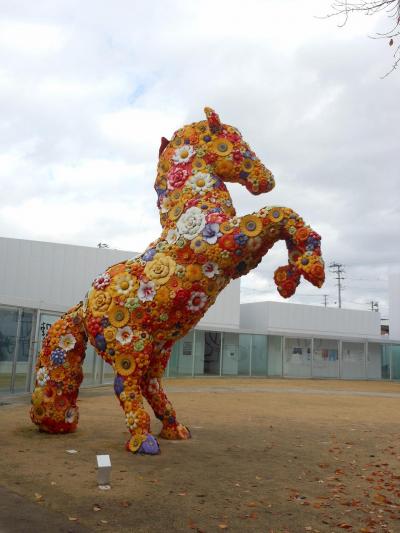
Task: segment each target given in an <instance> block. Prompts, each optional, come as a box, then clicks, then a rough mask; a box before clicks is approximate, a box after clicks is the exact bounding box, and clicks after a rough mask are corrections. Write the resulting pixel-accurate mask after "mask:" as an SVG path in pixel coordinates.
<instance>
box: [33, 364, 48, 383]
mask: <svg viewBox="0 0 400 533" xmlns="http://www.w3.org/2000/svg"><path fill="white" fill-rule="evenodd" d="M49 379H50V376H49V373H48V371H47V368H46V367H45V366H42V368H39V370H38V371H37V374H36V380H37V382H38V384H39V385H40V386H41V387H44V386H45V385H46V383H47V382H48V381H49Z"/></svg>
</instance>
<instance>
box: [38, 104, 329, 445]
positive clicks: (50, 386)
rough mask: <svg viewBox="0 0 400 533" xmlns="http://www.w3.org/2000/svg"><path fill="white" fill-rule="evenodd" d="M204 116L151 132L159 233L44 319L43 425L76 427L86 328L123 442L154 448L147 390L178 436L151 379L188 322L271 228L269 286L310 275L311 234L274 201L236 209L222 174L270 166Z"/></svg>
mask: <svg viewBox="0 0 400 533" xmlns="http://www.w3.org/2000/svg"><path fill="white" fill-rule="evenodd" d="M205 112H206V118H207V120H203V121H201V122H197V123H194V124H191V125H188V126H185V127H183V128H181V129H180V130H178V131H177V132H176V133H175V134H174V136H173V138H172V140H171V141H167V140H166V139H164V138H163V139H162V143H161V147H160V160H159V165H158V173H157V179H156V182H155V189H156V191H157V195H158V207H159V210H160V220H161V225H162V227H163V231H162V234H161V236H160V238H159V239H158V240H157V241H155V242H153V243H151V244H150V245H149V247H148V248H147V250H146V251H145V252H144V253H143V254H141V255H139V256H138V257H135V258H134V259H130V260H128V261H124V262H122V263H119V264H117V265H114V266H111V267H110V268H108V269H107V270H106V272H105V273H103V274H102V275H100V276H98V277H97V278H96V279H95V280H94V282H93V284H92V287H91V289H90V291H89V293H88V295H87V298H86V301H85V303H84V304H82V303H81V304H79V305H78V306H76V307H75V308H73V309H71V310H70V311H68V312H67V313H66V314H65V315H64V316H63V317H62V318H60V319H59V320H58V321H57V322H56V323H55V324H54V325H53V326H52V327H51V328H50V330H49V333H48V335H47V337H46V339H45V341H44V344H43V348H42V351H41V353H40V357H39V359H38V362H37V376H36V387H35V390H34V392H33V395H32V408H31V418H32V421H33V422H34V423H35V424H37V425H38V426H39V428H40V429H41V430H43V431H46V432H49V433H66V432H71V431H74V430H75V429H76V426H77V423H78V408H77V406H76V400H77V396H78V391H79V386H80V384H81V381H82V363H83V359H84V356H85V349H86V343H87V340H88V339H89V341H90V342H91V343H92V344H93V345H94V346H95V348H96V350H97V352H98V353H99V355H100V356H101V357H102V358H103V359H104V360H105V361H106V362H107V363H110V364H111V365H112V366H113V368H114V370H115V383H114V389H115V394H116V395H117V397H118V399H119V402H120V404H121V406H122V408H123V409H124V412H125V419H126V424H127V426H128V429H129V431H130V433H131V437H130V439H129V441H128V443H127V448H128V449H129V450H130V451H132V452H138V453H147V454H154V453H158V452H159V446H158V442H157V440H156V438H155V437H154V436H152V434H151V433H150V418H149V415H148V414H147V412H146V411H145V410H144V407H143V396H144V397H145V398H146V399H147V401H148V402H149V404H150V405H151V407H152V409H153V410H154V413H155V415H156V417H157V418H158V419H159V420H160V421H161V422H162V430H161V433H160V437H163V438H166V439H188V438H190V432H189V430H188V429H187V428H186V427H185V426H184V425H182V424H180V423H179V422H178V420H177V418H176V414H175V411H174V409H173V407H172V405H171V403H170V401H169V400H168V399H167V397H166V395H165V392H164V391H163V389H162V386H161V378H162V376H163V373H164V370H165V367H166V365H167V363H168V359H169V357H170V354H171V348H172V346H173V344H174V343H175V342H176V341H177V340H178V339H180V338H181V337H183V336H184V335H186V333H187V332H188V331H189V330H190V329H191V328H193V327H194V326H195V325H196V324H197V323H198V321H199V320H200V318H201V317H202V316H203V314H204V313H205V312H206V311H207V309H208V308H209V307H210V306H211V305H212V304H213V303H214V302H215V299H216V297H217V296H218V294H219V293H220V292H221V290H222V289H223V288H224V287H225V286H226V285H227V284H228V283H229V282H230V281H231V280H232V279H235V278H238V277H240V276H243V275H244V274H247V273H248V272H249V271H250V270H251V269H253V268H255V267H256V266H257V265H258V263H259V262H260V261H261V259H262V258H263V256H264V255H265V254H266V253H267V252H268V250H269V249H270V248H271V247H272V246H273V245H274V243H275V242H276V241H278V240H284V241H286V244H287V248H288V255H289V259H288V264H287V265H286V266H283V267H280V268H278V269H277V270H276V272H275V275H274V279H275V283H276V284H277V287H278V291H279V293H280V294H281V295H282V296H283V297H285V298H287V297H289V296H291V295H292V294H294V292H295V290H296V287H297V285H298V284H299V281H300V276H304V277H305V278H306V279H307V280H308V281H310V282H311V283H312V284H313V285H316V286H317V287H320V286H321V285H322V283H323V281H324V266H323V261H322V258H321V252H320V237H319V235H318V234H317V233H316V232H315V231H313V230H312V229H311V228H309V227H308V226H305V225H304V222H303V220H302V219H301V218H300V217H299V216H298V215H297V214H296V213H294V212H293V211H292V210H291V209H289V208H286V207H269V208H267V207H266V208H263V209H261V210H260V211H258V212H257V213H254V214H252V215H246V216H243V217H237V216H236V213H235V209H234V208H233V206H232V201H231V198H230V196H229V193H228V191H227V189H226V187H225V182H237V183H241V184H242V185H244V186H245V187H246V188H247V189H248V190H249V191H250V192H251V193H252V194H260V193H264V192H268V191H270V190H271V189H272V188H273V187H274V178H273V176H272V174H271V172H270V171H269V170H268V169H267V168H265V166H264V165H263V164H262V163H261V161H260V160H259V159H258V158H257V157H256V155H255V154H254V152H253V151H252V150H251V149H250V147H249V146H248V145H247V144H246V143H245V142H244V141H243V139H242V137H241V135H240V133H239V132H238V130H236V129H235V128H233V127H231V126H227V125H225V124H222V123H221V122H220V120H219V117H218V115H217V114H216V113H215V112H214V111H213V110H212V109H209V108H206V109H205Z"/></svg>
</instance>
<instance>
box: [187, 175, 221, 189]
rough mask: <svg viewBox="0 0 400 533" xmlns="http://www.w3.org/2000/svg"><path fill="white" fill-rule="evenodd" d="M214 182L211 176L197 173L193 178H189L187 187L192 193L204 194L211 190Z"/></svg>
mask: <svg viewBox="0 0 400 533" xmlns="http://www.w3.org/2000/svg"><path fill="white" fill-rule="evenodd" d="M214 183H215V180H214V179H213V178H212V176H211V175H210V174H208V173H206V172H197V173H196V174H194V176H191V177H190V178H189V180H188V185H190V187H191V188H192V189H193V190H194V192H204V191H209V190H210V189H212V186H213V185H214Z"/></svg>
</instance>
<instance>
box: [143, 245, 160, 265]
mask: <svg viewBox="0 0 400 533" xmlns="http://www.w3.org/2000/svg"><path fill="white" fill-rule="evenodd" d="M156 252H157V250H156V249H155V248H149V249H148V250H146V251H145V252H144V254H143V255H142V259H143V261H146V262H147V261H151V260H152V259H153V257H154V256H155V255H156Z"/></svg>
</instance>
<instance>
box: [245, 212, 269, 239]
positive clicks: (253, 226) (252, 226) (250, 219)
mask: <svg viewBox="0 0 400 533" xmlns="http://www.w3.org/2000/svg"><path fill="white" fill-rule="evenodd" d="M239 227H240V230H241V231H242V233H244V234H245V235H247V236H249V237H256V236H257V235H258V234H259V233H261V230H262V227H263V224H262V222H261V220H260V219H259V218H258V217H257V216H256V215H246V216H244V217H242V219H241V221H240V224H239Z"/></svg>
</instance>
